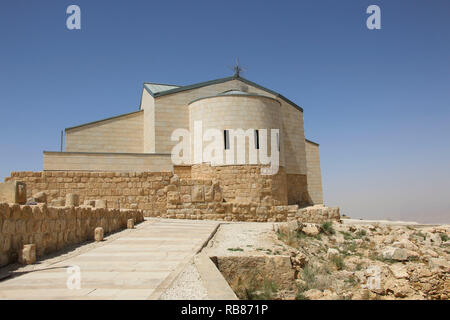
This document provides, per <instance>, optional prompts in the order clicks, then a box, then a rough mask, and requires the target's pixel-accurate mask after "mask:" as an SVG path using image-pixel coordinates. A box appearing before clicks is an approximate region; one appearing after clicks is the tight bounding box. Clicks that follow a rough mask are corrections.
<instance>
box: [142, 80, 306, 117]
mask: <svg viewBox="0 0 450 320" xmlns="http://www.w3.org/2000/svg"><path fill="white" fill-rule="evenodd" d="M231 80H239V81H242V82H244V83H246V84H249V85H251V86H254V87H256V88H259V89H261V90H263V91H266V92H268V93H271V94H273V95H274V96H275V97H277V98H280V99H282V100H284V101H285V102H287V103H288V104H290V105H291V106H293V107H295V108H296V109H298V110H300V111H302V112H303V108H302V107H300V106H299V105H297V104H295V103H294V102H292V101H291V100H289V99H288V98H286V97H284V96H283V95H281V94H279V93H278V92H275V91H273V90H270V89H267V88H264V87H263V86H260V85H259V84H257V83H255V82H252V81H250V80H247V79H245V78H242V77H240V76H236V75H234V76H232V77H226V78H221V79H216V80H211V81H205V82H200V83H195V84H191V85H187V86H175V85H161V84H155V85H158V86H166V88H165V90H164V91H159V92H153V91H152V90H151V89H150V88H149V87H148V85H153V84H151V83H144V89H145V90H147V92H148V93H150V95H151V96H152V97H154V98H157V97H161V96H165V95H169V94H173V93H178V92H182V91H186V90H192V89H196V88H201V87H205V86H209V85H213V84H218V83H223V82H227V81H231ZM167 87H172V88H171V89H169V88H167Z"/></svg>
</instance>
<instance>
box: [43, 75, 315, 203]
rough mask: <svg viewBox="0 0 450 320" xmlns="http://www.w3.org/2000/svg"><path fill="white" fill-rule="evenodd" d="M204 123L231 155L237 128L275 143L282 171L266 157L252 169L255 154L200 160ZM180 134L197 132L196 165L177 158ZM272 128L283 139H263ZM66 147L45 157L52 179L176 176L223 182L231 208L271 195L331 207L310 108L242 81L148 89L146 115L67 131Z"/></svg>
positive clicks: (251, 141)
mask: <svg viewBox="0 0 450 320" xmlns="http://www.w3.org/2000/svg"><path fill="white" fill-rule="evenodd" d="M199 122H201V124H202V129H203V132H205V131H206V130H208V129H210V128H212V129H217V130H219V131H220V132H221V133H222V134H223V137H222V139H221V143H222V144H221V146H222V148H223V150H224V152H226V151H227V149H230V145H231V148H234V147H235V145H237V143H234V136H231V137H230V134H229V132H230V130H237V129H243V130H244V131H245V130H249V129H251V130H252V131H248V132H253V137H252V136H251V135H249V136H248V138H247V139H246V140H245V141H246V142H245V148H246V149H255V148H256V149H259V147H260V144H262V143H263V142H264V141H266V140H267V141H268V142H267V147H268V148H269V150H271V148H272V150H278V151H279V169H278V171H277V172H276V174H274V175H273V176H264V175H262V174H261V168H263V167H264V164H262V163H261V161H260V159H259V158H258V159H257V161H256V163H254V162H252V163H250V162H249V156H248V154H249V153H246V158H245V161H246V162H245V163H237V164H236V163H235V164H228V163H226V164H225V163H223V164H213V165H211V163H209V162H204V161H201V160H200V161H198V160H196V159H194V154H195V150H194V149H195V148H196V147H195V146H194V145H195V142H196V141H195V137H194V132H195V128H194V126H195V124H196V123H199ZM177 129H178V130H179V129H185V131H188V132H190V139H189V145H190V149H191V150H190V154H189V159H188V160H187V161H185V162H184V163H182V164H174V162H173V159H172V153H173V150H174V147H175V146H176V145H177V144H178V143H179V141H178V140H174V139H173V133H174V132H176V130H177ZM264 129H267V131H270V130H271V129H278V130H279V131H278V132H277V135H276V140H271V137H270V134H269V133H267V137H264V136H262V133H263V132H265V131H264ZM231 132H232V131H231ZM266 138H267V139H266ZM265 139H266V140H265ZM65 141H66V143H65V151H64V152H49V151H44V168H43V169H44V173H45V172H47V173H51V172H61V171H67V172H115V173H118V172H171V173H175V174H177V176H179V177H181V178H184V179H196V180H199V179H204V180H205V179H206V180H207V179H210V180H211V181H215V182H216V183H217V182H218V183H219V185H220V186H221V188H222V189H223V197H224V199H223V202H240V201H256V202H261V201H265V200H264V199H267V197H270V198H271V199H273V201H274V202H273V203H274V205H291V204H298V205H302V206H306V205H312V204H322V203H323V196H322V181H321V171H320V158H319V145H318V144H317V143H315V142H312V141H309V140H307V139H306V138H305V133H304V125H303V109H302V108H301V107H300V106H298V105H297V104H295V103H294V102H292V101H290V100H289V99H287V98H285V97H284V96H282V95H281V94H279V93H277V92H274V91H272V90H270V89H267V88H264V87H262V86H260V85H258V84H256V83H254V82H251V81H249V80H247V79H245V78H243V77H241V76H239V75H234V76H232V77H227V78H222V79H217V80H212V81H207V82H201V83H197V84H193V85H187V86H176V85H167V84H157V83H144V86H143V90H142V96H141V103H140V106H139V110H137V111H135V112H131V113H127V114H122V115H118V116H116V117H112V118H107V119H102V120H98V121H94V122H90V123H86V124H82V125H79V126H76V127H71V128H67V129H66V130H65ZM274 141H276V142H275V143H276V147H275V146H274V145H273V144H274ZM206 145H207V144H206V143H203V144H201V145H200V146H201V148H205V146H206ZM238 146H239V145H238ZM275 148H276V149H275ZM203 151H204V149H203ZM247 151H248V150H247Z"/></svg>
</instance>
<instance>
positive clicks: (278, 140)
mask: <svg viewBox="0 0 450 320" xmlns="http://www.w3.org/2000/svg"><path fill="white" fill-rule="evenodd" d="M277 146H278V152H280V134H279V133H278V132H277Z"/></svg>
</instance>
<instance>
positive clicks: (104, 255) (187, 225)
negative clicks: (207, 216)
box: [0, 219, 219, 300]
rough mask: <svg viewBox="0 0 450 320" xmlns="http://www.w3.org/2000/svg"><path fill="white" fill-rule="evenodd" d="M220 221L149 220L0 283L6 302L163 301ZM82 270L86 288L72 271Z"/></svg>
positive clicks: (0, 296)
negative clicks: (72, 282) (74, 285)
mask: <svg viewBox="0 0 450 320" xmlns="http://www.w3.org/2000/svg"><path fill="white" fill-rule="evenodd" d="M218 225H219V222H215V221H193V220H171V219H148V220H146V221H145V222H143V223H141V224H139V225H137V226H136V228H135V229H133V230H128V231H127V232H125V233H124V235H122V236H119V237H116V238H113V239H112V240H106V241H105V242H104V243H103V244H102V245H100V246H98V247H92V248H91V249H89V250H87V251H85V252H82V253H80V254H78V255H75V256H71V257H69V258H66V259H64V260H62V261H56V262H55V261H54V260H52V263H46V261H45V259H44V260H42V261H40V264H39V266H38V267H36V268H35V269H34V270H32V271H29V272H26V271H25V272H23V273H19V274H13V275H12V277H10V278H7V279H4V280H3V281H0V299H56V300H61V299H108V300H110V299H158V298H159V296H160V295H161V293H162V292H164V290H165V289H166V288H167V287H168V286H169V285H170V284H171V282H172V281H173V279H175V278H176V276H177V275H178V274H179V272H180V271H181V270H183V268H184V267H185V266H186V265H187V263H188V262H189V261H190V260H192V258H193V256H194V255H195V254H196V253H197V252H199V251H200V249H201V248H202V247H203V245H204V244H205V243H206V242H207V241H208V240H209V238H210V237H211V235H212V234H213V233H214V231H215V230H216V229H217V227H218ZM72 266H77V267H79V270H80V277H81V281H80V289H69V288H68V286H67V280H68V278H69V277H70V276H71V275H73V274H70V273H68V268H69V267H72Z"/></svg>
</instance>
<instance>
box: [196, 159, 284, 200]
mask: <svg viewBox="0 0 450 320" xmlns="http://www.w3.org/2000/svg"><path fill="white" fill-rule="evenodd" d="M261 167H262V166H261V165H246V166H210V165H209V164H199V165H193V166H192V169H191V170H192V171H191V175H192V178H193V179H210V180H215V181H219V182H220V186H221V188H222V189H223V198H224V199H225V201H226V202H244V203H249V202H255V203H261V202H264V203H266V204H269V205H286V204H288V199H287V184H286V173H285V171H284V168H283V167H281V168H279V170H278V173H277V174H275V175H261V174H260V172H261Z"/></svg>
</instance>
